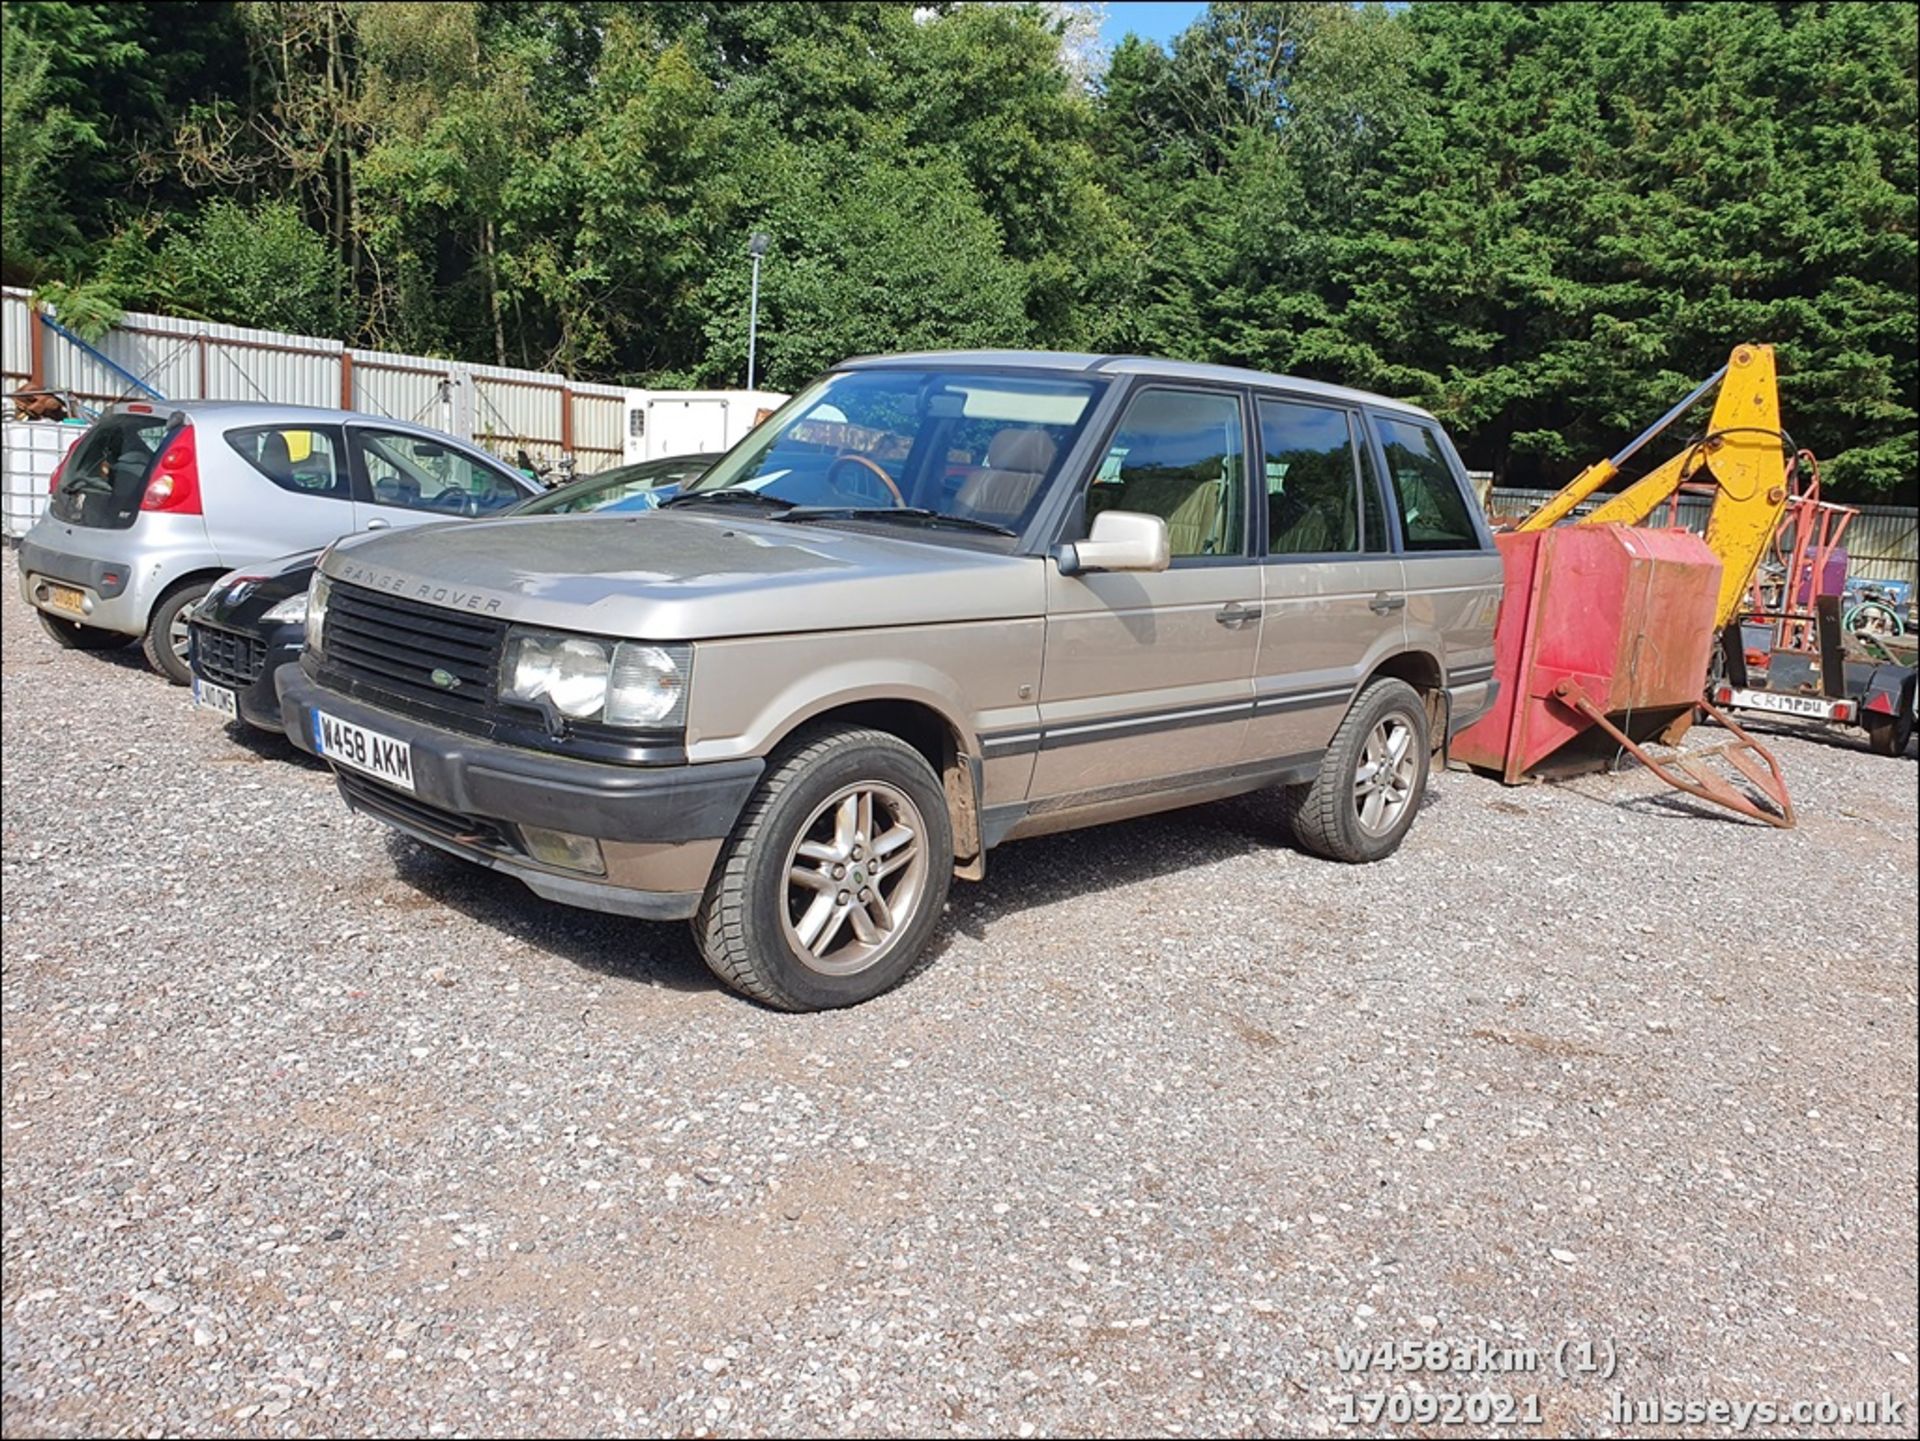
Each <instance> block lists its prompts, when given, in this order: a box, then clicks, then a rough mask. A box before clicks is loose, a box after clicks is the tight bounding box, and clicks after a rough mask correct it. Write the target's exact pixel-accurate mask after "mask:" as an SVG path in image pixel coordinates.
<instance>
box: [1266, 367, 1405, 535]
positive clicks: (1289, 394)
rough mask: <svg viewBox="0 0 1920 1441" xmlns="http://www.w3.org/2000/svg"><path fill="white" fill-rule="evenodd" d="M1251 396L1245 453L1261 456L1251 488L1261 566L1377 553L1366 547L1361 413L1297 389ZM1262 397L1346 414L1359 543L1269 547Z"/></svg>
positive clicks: (1365, 434) (1366, 441) (1363, 440)
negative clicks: (1322, 547)
mask: <svg viewBox="0 0 1920 1441" xmlns="http://www.w3.org/2000/svg"><path fill="white" fill-rule="evenodd" d="M1252 399H1253V405H1252V411H1251V414H1252V424H1253V433H1252V434H1253V442H1254V443H1253V448H1252V449H1251V450H1250V451H1248V454H1249V455H1257V456H1259V457H1260V474H1261V480H1262V483H1261V484H1260V485H1257V486H1255V487H1254V490H1255V492H1256V493H1257V494H1258V496H1259V499H1260V523H1259V526H1258V527H1257V529H1256V532H1255V534H1256V538H1257V539H1258V541H1259V546H1260V553H1259V557H1258V558H1259V560H1260V563H1261V564H1262V565H1286V564H1290V563H1293V564H1298V563H1303V562H1305V563H1325V562H1326V561H1328V560H1362V559H1364V558H1366V557H1367V556H1369V555H1378V554H1380V552H1378V551H1370V550H1368V549H1367V531H1366V523H1367V512H1366V499H1367V489H1366V467H1365V466H1363V465H1362V464H1361V461H1360V448H1361V447H1362V446H1364V445H1366V444H1368V437H1367V432H1366V427H1365V424H1364V422H1363V421H1362V420H1361V416H1360V412H1359V411H1358V410H1356V409H1355V408H1354V407H1353V406H1350V405H1345V404H1342V403H1341V402H1339V401H1337V400H1328V399H1327V398H1326V397H1325V396H1319V395H1305V394H1302V393H1301V392H1299V391H1292V390H1268V389H1260V390H1255V391H1253V392H1252ZM1263 400H1274V401H1279V402H1281V403H1282V404H1287V405H1311V406H1317V407H1319V408H1320V409H1321V410H1333V411H1338V412H1339V413H1340V414H1341V415H1343V416H1345V417H1346V421H1347V440H1348V444H1349V445H1350V446H1351V447H1352V450H1351V458H1352V462H1353V493H1354V500H1355V501H1356V502H1357V503H1358V505H1359V507H1360V508H1359V509H1358V510H1357V511H1355V513H1354V524H1355V525H1356V526H1357V527H1358V529H1359V534H1358V536H1357V538H1356V539H1357V542H1358V543H1357V544H1356V545H1355V546H1354V548H1353V549H1352V550H1324V551H1313V552H1308V553H1299V552H1292V551H1288V552H1282V553H1279V554H1276V553H1275V552H1274V551H1273V550H1272V549H1271V542H1272V531H1271V528H1270V522H1269V521H1268V518H1267V502H1268V500H1269V499H1270V498H1271V497H1270V496H1269V495H1268V493H1267V487H1266V484H1265V477H1266V454H1267V451H1266V440H1265V438H1264V437H1263V436H1262V434H1261V432H1260V402H1261V401H1263ZM1247 469H1248V471H1249V473H1251V471H1252V469H1253V467H1252V465H1251V464H1249V465H1248V467H1247ZM1388 541H1389V543H1391V541H1392V532H1391V529H1389V531H1388Z"/></svg>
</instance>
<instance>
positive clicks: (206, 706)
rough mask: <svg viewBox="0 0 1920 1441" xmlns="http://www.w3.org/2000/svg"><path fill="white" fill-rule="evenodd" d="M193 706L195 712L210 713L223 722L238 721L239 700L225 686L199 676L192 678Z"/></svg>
mask: <svg viewBox="0 0 1920 1441" xmlns="http://www.w3.org/2000/svg"><path fill="white" fill-rule="evenodd" d="M193 705H194V709H195V710H203V711H211V712H212V713H213V714H214V715H217V716H219V717H220V718H221V719H223V720H238V719H240V702H239V698H238V697H237V696H235V695H234V693H233V692H232V691H230V690H228V689H227V688H226V687H225V686H223V685H215V684H214V683H213V682H212V681H210V680H201V679H200V677H199V676H195V677H194V678H193Z"/></svg>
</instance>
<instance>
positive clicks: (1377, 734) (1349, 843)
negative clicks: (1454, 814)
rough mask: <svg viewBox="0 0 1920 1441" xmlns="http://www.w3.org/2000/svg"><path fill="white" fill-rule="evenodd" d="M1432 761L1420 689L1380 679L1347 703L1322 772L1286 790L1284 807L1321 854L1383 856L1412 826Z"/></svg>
mask: <svg viewBox="0 0 1920 1441" xmlns="http://www.w3.org/2000/svg"><path fill="white" fill-rule="evenodd" d="M1431 760H1432V751H1431V747H1430V745H1429V742H1428V731H1427V704H1426V702H1425V701H1424V700H1422V699H1421V696H1420V692H1418V691H1416V690H1415V689H1414V688H1413V687H1412V686H1410V685H1408V684H1407V683H1406V682H1405V681H1402V680H1392V679H1381V680H1376V681H1374V682H1373V683H1372V684H1371V685H1369V686H1368V687H1367V688H1366V689H1365V690H1363V691H1361V692H1360V694H1359V696H1358V697H1357V698H1356V699H1355V700H1354V702H1353V705H1352V706H1351V707H1349V708H1348V710H1347V714H1346V718H1345V719H1344V720H1342V721H1341V722H1340V728H1339V729H1338V730H1337V731H1335V732H1334V733H1333V741H1332V743H1331V744H1329V745H1328V747H1327V753H1326V754H1325V755H1324V756H1322V757H1321V758H1320V773H1319V775H1317V776H1315V777H1314V779H1313V780H1312V781H1311V782H1310V783H1308V784H1307V785H1302V786H1289V787H1287V788H1286V789H1285V790H1283V791H1282V792H1281V793H1280V809H1281V814H1282V815H1283V816H1284V817H1285V818H1286V821H1287V824H1288V825H1289V826H1291V827H1292V829H1293V834H1294V838H1295V839H1296V840H1298V841H1299V842H1300V844H1301V845H1302V846H1303V847H1305V848H1306V849H1307V850H1309V851H1312V852H1313V853H1314V854H1315V855H1320V856H1325V857H1326V858H1327V859H1328V860H1333V861H1348V862H1352V863H1359V862H1364V861H1377V860H1382V859H1384V858H1385V857H1387V856H1390V855H1392V854H1393V853H1394V852H1395V851H1396V850H1398V849H1399V848H1400V842H1401V841H1402V840H1404V839H1405V838H1406V834H1407V830H1408V828H1409V827H1410V826H1412V825H1413V818H1414V815H1415V814H1416V813H1417V812H1418V811H1419V809H1420V800H1421V797H1423V796H1424V795H1426V793H1427V767H1428V765H1429V764H1430V762H1431Z"/></svg>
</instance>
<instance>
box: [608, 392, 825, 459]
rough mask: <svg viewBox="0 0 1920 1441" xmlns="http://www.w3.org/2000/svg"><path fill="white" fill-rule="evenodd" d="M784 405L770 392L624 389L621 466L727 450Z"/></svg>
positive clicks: (781, 397)
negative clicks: (624, 431) (623, 452)
mask: <svg viewBox="0 0 1920 1441" xmlns="http://www.w3.org/2000/svg"><path fill="white" fill-rule="evenodd" d="M786 403H787V397H786V396H784V395H782V394H780V392H778V391H775V390H629V391H628V392H627V434H626V460H627V463H628V464H632V463H633V462H634V461H637V460H664V459H665V458H666V457H668V456H670V455H696V454H699V453H700V452H702V451H715V452H718V451H722V450H732V449H733V447H734V446H735V445H736V444H738V443H739V441H740V438H741V437H742V436H744V435H745V434H746V433H747V432H748V431H750V430H752V429H753V428H754V426H756V425H758V424H759V423H760V422H761V421H763V420H765V419H766V418H767V417H768V416H769V415H772V414H773V413H774V411H776V410H778V409H779V408H780V407H781V406H783V405H785V404H786Z"/></svg>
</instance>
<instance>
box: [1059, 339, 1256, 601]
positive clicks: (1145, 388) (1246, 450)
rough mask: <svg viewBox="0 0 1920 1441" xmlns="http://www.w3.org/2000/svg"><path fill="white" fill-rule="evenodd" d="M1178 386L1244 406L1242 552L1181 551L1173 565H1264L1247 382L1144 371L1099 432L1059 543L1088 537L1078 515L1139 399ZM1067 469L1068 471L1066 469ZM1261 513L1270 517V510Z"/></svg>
mask: <svg viewBox="0 0 1920 1441" xmlns="http://www.w3.org/2000/svg"><path fill="white" fill-rule="evenodd" d="M1157 390H1164V391H1173V392H1176V393H1179V394H1183V395H1207V396H1214V397H1217V398H1222V399H1227V400H1231V401H1233V402H1234V404H1235V405H1237V406H1238V407H1239V408H1240V447H1241V454H1240V489H1241V505H1240V532H1241V533H1240V547H1241V549H1240V553H1239V554H1238V555H1176V556H1174V557H1173V558H1172V560H1171V561H1169V562H1168V565H1169V568H1170V569H1186V568H1190V567H1194V566H1211V565H1258V564H1259V563H1260V561H1261V559H1262V556H1263V555H1264V552H1265V540H1264V538H1263V537H1262V536H1261V534H1260V533H1259V531H1258V529H1257V528H1256V527H1255V524H1254V514H1253V512H1254V492H1255V487H1254V484H1253V465H1252V462H1251V460H1250V457H1251V456H1252V455H1253V453H1254V452H1253V451H1252V449H1251V448H1250V442H1251V440H1252V438H1253V436H1254V434H1255V430H1256V422H1255V420H1254V416H1253V405H1252V401H1251V399H1250V396H1249V393H1248V391H1247V389H1246V387H1245V386H1239V385H1224V384H1223V385H1211V384H1208V383H1206V382H1204V381H1176V380H1168V379H1162V378H1160V377H1157V376H1151V375H1146V376H1138V377H1135V380H1134V383H1133V384H1132V385H1129V386H1128V387H1127V388H1126V389H1125V391H1124V392H1123V393H1122V394H1121V395H1120V396H1119V399H1118V403H1117V404H1116V405H1115V407H1114V411H1113V414H1112V415H1111V416H1110V417H1109V418H1108V419H1107V422H1106V424H1105V425H1104V426H1103V427H1102V429H1101V431H1100V432H1099V443H1098V444H1097V445H1096V446H1095V447H1094V448H1093V450H1092V451H1091V452H1089V453H1088V456H1087V461H1086V465H1085V467H1084V469H1083V473H1082V474H1081V475H1080V477H1079V478H1078V479H1077V480H1075V481H1074V482H1073V484H1072V486H1071V488H1070V489H1069V491H1068V494H1067V506H1066V511H1065V513H1064V514H1063V515H1062V516H1061V517H1060V519H1059V521H1058V522H1056V524H1055V525H1054V527H1053V534H1054V539H1055V543H1056V544H1058V543H1059V542H1061V541H1065V540H1069V539H1072V540H1084V539H1085V538H1086V534H1085V532H1086V530H1087V529H1090V528H1091V527H1089V526H1083V527H1082V529H1081V532H1080V534H1078V535H1071V536H1070V535H1069V534H1068V532H1069V531H1070V530H1072V529H1073V521H1074V517H1075V515H1076V514H1078V515H1079V516H1081V517H1082V518H1083V520H1084V517H1085V515H1086V509H1085V506H1086V496H1087V493H1088V492H1089V491H1090V490H1091V489H1092V486H1093V481H1094V477H1096V476H1097V475H1099V473H1100V467H1101V465H1102V464H1104V463H1105V461H1106V458H1107V455H1108V454H1109V453H1110V452H1111V450H1112V448H1113V440H1114V437H1115V436H1116V435H1118V434H1119V433H1120V427H1121V426H1122V425H1123V424H1124V423H1125V421H1126V418H1127V416H1128V414H1129V413H1130V412H1131V411H1132V409H1133V404H1134V402H1135V401H1137V400H1138V399H1140V397H1141V396H1143V395H1146V394H1147V393H1148V392H1150V391H1157ZM1063 474H1065V472H1064V471H1063ZM1261 518H1262V520H1263V521H1264V518H1265V509H1264V507H1262V510H1261Z"/></svg>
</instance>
